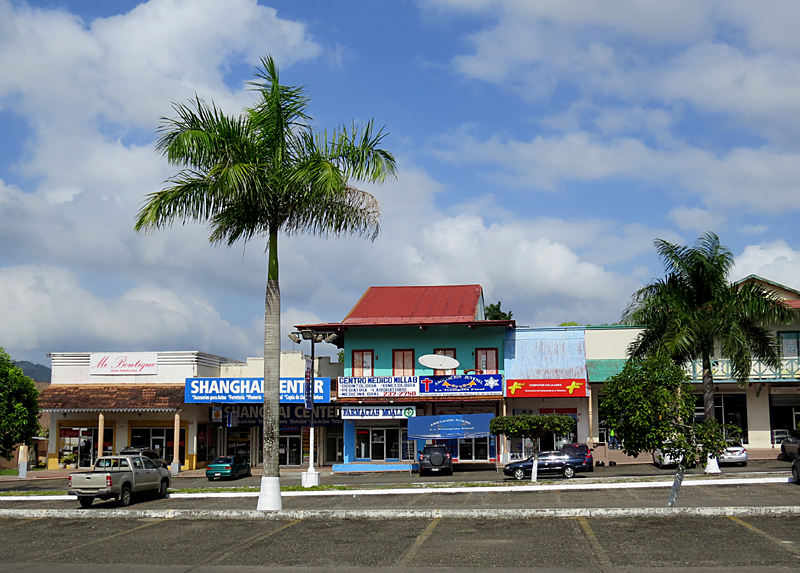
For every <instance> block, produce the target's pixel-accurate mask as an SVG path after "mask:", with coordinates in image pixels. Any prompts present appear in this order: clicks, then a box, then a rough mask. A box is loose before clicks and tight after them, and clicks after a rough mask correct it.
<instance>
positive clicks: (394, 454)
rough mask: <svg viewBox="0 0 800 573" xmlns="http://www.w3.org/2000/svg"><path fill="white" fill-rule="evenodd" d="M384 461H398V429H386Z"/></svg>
mask: <svg viewBox="0 0 800 573" xmlns="http://www.w3.org/2000/svg"><path fill="white" fill-rule="evenodd" d="M385 432H386V459H389V460H399V459H400V428H386V430H385Z"/></svg>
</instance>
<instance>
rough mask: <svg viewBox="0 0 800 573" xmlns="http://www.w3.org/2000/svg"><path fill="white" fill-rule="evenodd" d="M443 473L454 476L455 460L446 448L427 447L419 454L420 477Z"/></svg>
mask: <svg viewBox="0 0 800 573" xmlns="http://www.w3.org/2000/svg"><path fill="white" fill-rule="evenodd" d="M427 472H431V473H433V472H443V473H447V475H453V458H452V457H451V456H450V452H448V451H447V448H446V447H445V446H425V447H424V448H423V449H422V451H421V452H420V454H419V475H424V474H425V473H427Z"/></svg>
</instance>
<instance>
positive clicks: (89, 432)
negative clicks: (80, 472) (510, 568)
mask: <svg viewBox="0 0 800 573" xmlns="http://www.w3.org/2000/svg"><path fill="white" fill-rule="evenodd" d="M97 435H98V428H96V427H95V428H68V427H63V426H62V427H61V428H60V429H59V435H58V457H59V461H61V460H68V463H77V464H78V466H79V467H82V468H88V467H91V466H92V465H93V464H94V462H95V460H96V459H97V457H98V455H97V449H98V448H97V446H98V439H97ZM113 444H114V430H113V428H104V429H103V455H106V456H110V455H111V454H112V453H113Z"/></svg>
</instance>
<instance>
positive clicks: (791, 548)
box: [728, 515, 800, 556]
mask: <svg viewBox="0 0 800 573" xmlns="http://www.w3.org/2000/svg"><path fill="white" fill-rule="evenodd" d="M728 519H730V520H731V521H733V522H734V523H737V524H739V525H741V526H742V527H744V528H745V529H749V530H750V531H752V532H753V533H757V534H758V535H760V536H761V537H763V538H764V539H768V540H769V541H772V543H774V544H775V545H777V546H778V547H780V548H781V549H785V550H786V551H789V552H790V553H794V554H795V555H798V556H800V548H798V547H795V546H794V545H793V544H791V543H787V542H785V541H781V540H780V539H778V538H777V537H774V536H772V535H770V534H769V533H767V532H766V531H764V530H762V529H759V528H758V527H756V526H755V525H751V524H749V523H747V522H746V521H745V520H743V519H741V518H739V517H736V516H735V515H729V516H728Z"/></svg>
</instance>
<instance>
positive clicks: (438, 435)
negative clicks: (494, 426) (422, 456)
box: [408, 414, 494, 440]
mask: <svg viewBox="0 0 800 573" xmlns="http://www.w3.org/2000/svg"><path fill="white" fill-rule="evenodd" d="M492 418H494V414H452V415H449V416H417V417H416V418H409V419H408V437H409V439H412V440H439V439H453V438H482V437H484V436H491V435H492V433H491V432H490V431H489V422H490V421H491V420H492Z"/></svg>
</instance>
